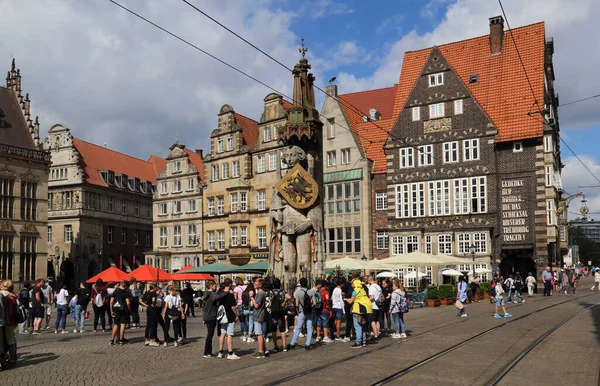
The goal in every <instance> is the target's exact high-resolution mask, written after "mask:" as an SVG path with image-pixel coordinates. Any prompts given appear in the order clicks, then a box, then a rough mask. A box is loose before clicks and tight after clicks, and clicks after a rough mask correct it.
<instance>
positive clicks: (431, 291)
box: [427, 285, 440, 307]
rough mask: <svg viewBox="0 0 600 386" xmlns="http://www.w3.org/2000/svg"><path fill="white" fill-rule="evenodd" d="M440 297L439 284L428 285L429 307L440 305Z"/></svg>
mask: <svg viewBox="0 0 600 386" xmlns="http://www.w3.org/2000/svg"><path fill="white" fill-rule="evenodd" d="M439 305H440V297H439V289H438V287H437V286H434V285H430V286H429V287H427V307H439Z"/></svg>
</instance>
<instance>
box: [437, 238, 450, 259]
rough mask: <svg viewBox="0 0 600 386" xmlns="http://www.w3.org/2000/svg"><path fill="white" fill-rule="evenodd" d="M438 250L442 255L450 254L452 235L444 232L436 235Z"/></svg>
mask: <svg viewBox="0 0 600 386" xmlns="http://www.w3.org/2000/svg"><path fill="white" fill-rule="evenodd" d="M438 252H439V253H440V254H444V255H451V254H452V235H448V234H444V235H439V236H438Z"/></svg>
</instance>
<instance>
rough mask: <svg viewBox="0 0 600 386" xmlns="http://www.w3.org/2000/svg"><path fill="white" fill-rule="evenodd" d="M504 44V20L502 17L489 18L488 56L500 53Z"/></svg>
mask: <svg viewBox="0 0 600 386" xmlns="http://www.w3.org/2000/svg"><path fill="white" fill-rule="evenodd" d="M503 43H504V18H503V17H502V16H494V17H490V55H497V54H501V53H502V44H503Z"/></svg>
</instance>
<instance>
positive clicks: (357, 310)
mask: <svg viewBox="0 0 600 386" xmlns="http://www.w3.org/2000/svg"><path fill="white" fill-rule="evenodd" d="M353 277H354V276H353ZM352 287H353V289H354V290H353V291H352V296H351V297H350V298H349V299H344V300H345V301H346V302H347V303H349V304H351V305H352V317H353V321H354V329H355V330H356V342H355V343H354V344H353V345H351V346H350V347H351V348H361V347H366V346H367V323H368V322H369V319H372V315H373V303H372V301H371V298H370V296H369V294H368V293H367V292H366V291H365V289H364V288H363V284H362V282H361V281H360V280H359V279H358V278H354V279H353V280H352Z"/></svg>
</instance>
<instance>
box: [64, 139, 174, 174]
mask: <svg viewBox="0 0 600 386" xmlns="http://www.w3.org/2000/svg"><path fill="white" fill-rule="evenodd" d="M73 145H74V146H75V148H76V149H77V151H78V152H79V154H80V156H81V162H82V164H83V169H84V172H85V174H86V176H85V178H86V181H87V182H88V183H90V184H94V185H100V186H106V184H105V183H104V181H103V180H102V177H101V176H100V173H99V172H100V170H112V171H113V172H115V174H126V175H127V176H128V177H137V178H139V179H140V180H142V181H152V182H153V183H155V182H156V177H157V176H158V172H160V171H161V170H162V169H164V166H165V160H164V159H162V158H159V157H156V156H152V157H150V159H151V160H152V162H151V161H150V160H148V161H144V160H141V159H139V158H135V157H131V156H128V155H126V154H122V153H119V152H117V151H114V150H110V149H107V148H105V147H102V146H98V145H94V144H93V143H89V142H86V141H82V140H81V139H78V138H73ZM161 162H162V168H160V165H159V164H160V163H161Z"/></svg>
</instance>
